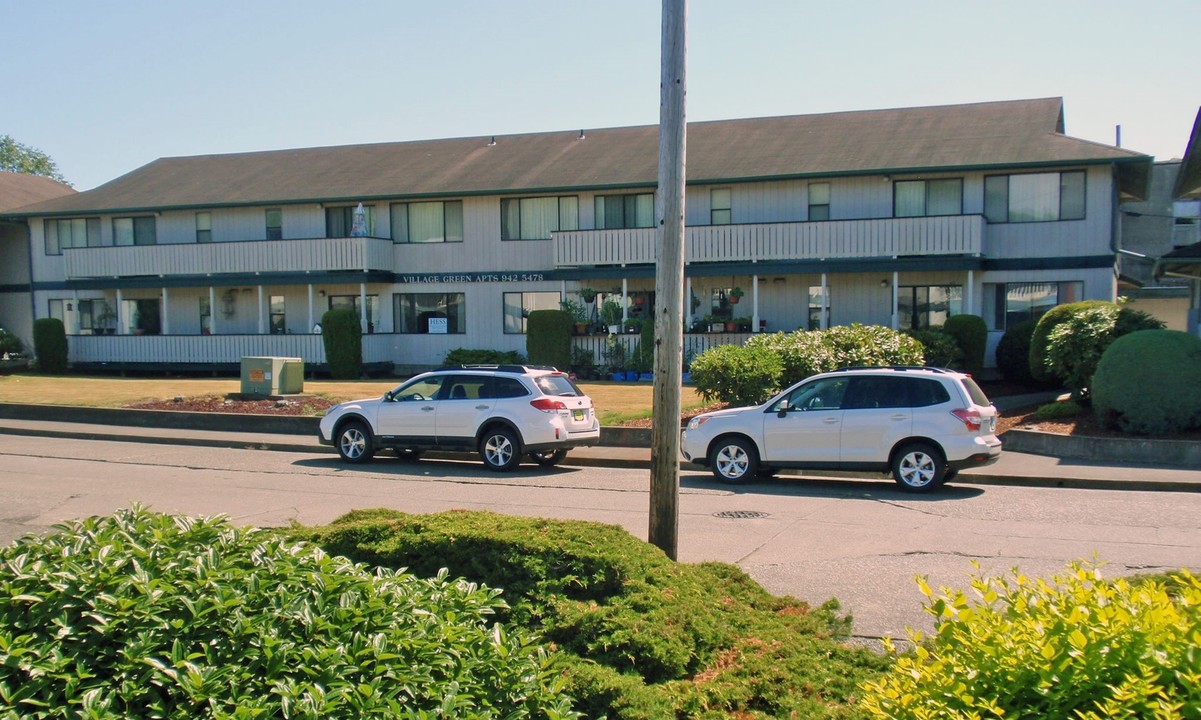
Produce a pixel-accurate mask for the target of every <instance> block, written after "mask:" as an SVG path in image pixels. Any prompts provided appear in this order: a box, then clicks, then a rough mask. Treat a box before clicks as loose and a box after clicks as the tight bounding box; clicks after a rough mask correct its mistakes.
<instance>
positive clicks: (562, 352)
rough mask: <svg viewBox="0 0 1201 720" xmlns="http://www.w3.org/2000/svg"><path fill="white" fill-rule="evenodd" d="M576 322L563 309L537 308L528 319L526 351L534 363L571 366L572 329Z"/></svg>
mask: <svg viewBox="0 0 1201 720" xmlns="http://www.w3.org/2000/svg"><path fill="white" fill-rule="evenodd" d="M574 326H575V323H573V322H572V320H571V314H570V313H567V312H564V311H562V310H535V311H533V312H531V313H530V316H529V318H527V319H526V336H525V352H526V354H527V355H529V357H530V363H532V364H534V365H551V366H553V367H557V368H561V369H564V370H566V369H567V368H569V367H571V331H572V328H574Z"/></svg>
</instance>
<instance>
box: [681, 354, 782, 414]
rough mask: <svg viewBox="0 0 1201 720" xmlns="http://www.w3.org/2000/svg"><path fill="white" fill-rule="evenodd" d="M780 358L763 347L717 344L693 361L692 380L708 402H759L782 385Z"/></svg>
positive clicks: (749, 403)
mask: <svg viewBox="0 0 1201 720" xmlns="http://www.w3.org/2000/svg"><path fill="white" fill-rule="evenodd" d="M781 370H782V366H781V365H780V358H779V357H777V356H776V355H775V353H772V352H771V351H769V350H766V349H764V348H761V347H746V346H742V345H718V346H716V347H711V348H709V349H708V350H706V351H705V352H703V353H701V354H700V355H697V356H696V358H695V359H694V360H693V361H692V384H693V385H695V386H696V391H697V393H698V394H699V395H700V396H701V397H703V398H704V399H705V400H706V401H708V402H714V401H719V402H724V403H729V404H731V405H758V404H759V403H761V402H763V401H764V400H767V399H768V398H769V397H771V393H772V391H773V390H775V389H776V388H777V387H779V381H780V372H781Z"/></svg>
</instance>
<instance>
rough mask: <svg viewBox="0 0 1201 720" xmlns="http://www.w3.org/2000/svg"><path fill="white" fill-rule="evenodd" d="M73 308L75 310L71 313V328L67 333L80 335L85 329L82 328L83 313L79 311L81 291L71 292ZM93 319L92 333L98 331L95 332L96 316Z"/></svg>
mask: <svg viewBox="0 0 1201 720" xmlns="http://www.w3.org/2000/svg"><path fill="white" fill-rule="evenodd" d="M71 307H72V308H74V310H72V311H71V327H69V328H67V332H68V334H71V335H78V334H79V332H80V330H82V329H83V328H81V327H80V324H81V323H80V318H82V317H83V313H81V312H80V311H79V291H78V290H73V291H71ZM92 317H93V320H92V328H93V329H92V332H96V330H95V327H96V321H95V319H94V318H95V316H94V315H93V316H92Z"/></svg>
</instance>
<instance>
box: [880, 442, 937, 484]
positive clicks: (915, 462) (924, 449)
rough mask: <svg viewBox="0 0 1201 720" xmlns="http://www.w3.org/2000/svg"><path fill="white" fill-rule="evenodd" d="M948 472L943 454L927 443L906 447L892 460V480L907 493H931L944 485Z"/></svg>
mask: <svg viewBox="0 0 1201 720" xmlns="http://www.w3.org/2000/svg"><path fill="white" fill-rule="evenodd" d="M946 471H947V463H946V461H945V460H943V459H942V454H941V453H939V452H938V450H936V449H935V448H934V447H932V446H930V445H928V444H926V443H913V444H912V445H906V446H905V447H903V448H901V449H900V450H899V451H897V454H896V455H894V456H893V459H892V478H893V480H896V482H897V485H900V486H901V489H902V490H904V491H906V492H914V493H924V492H930V491H931V490H933V489H934V488H936V487H938V486H939V485H941V484H942V483H943V480H945V479H946Z"/></svg>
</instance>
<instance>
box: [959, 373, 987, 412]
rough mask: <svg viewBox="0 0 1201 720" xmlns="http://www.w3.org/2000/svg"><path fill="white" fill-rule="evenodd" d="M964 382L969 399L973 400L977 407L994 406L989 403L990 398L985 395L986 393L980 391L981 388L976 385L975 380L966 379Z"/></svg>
mask: <svg viewBox="0 0 1201 720" xmlns="http://www.w3.org/2000/svg"><path fill="white" fill-rule="evenodd" d="M962 380H963V387H965V388H967V394H968V397H970V398H971V399H972V402H974V403H976V404H977V405H992V403H990V402H989V401H988V396H987V395H985V394H984V391H983V390H981V389H980V386H979V385H977V384H976V381H975V380H973V379H971V378H970V377H964V378H962Z"/></svg>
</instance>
